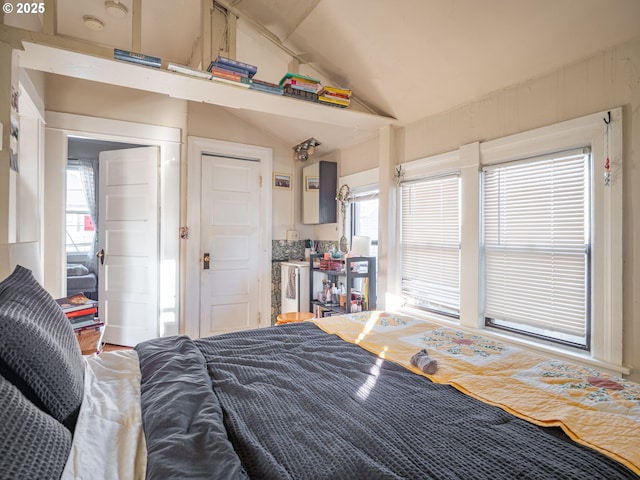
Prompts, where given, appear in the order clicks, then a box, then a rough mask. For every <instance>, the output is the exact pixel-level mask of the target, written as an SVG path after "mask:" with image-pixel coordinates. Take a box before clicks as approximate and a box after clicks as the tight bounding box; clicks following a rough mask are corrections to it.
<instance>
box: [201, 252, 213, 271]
mask: <svg viewBox="0 0 640 480" xmlns="http://www.w3.org/2000/svg"><path fill="white" fill-rule="evenodd" d="M210 261H211V255H209V254H208V253H205V254H204V255H203V256H202V262H203V264H204V265H203V268H204V269H205V270H209V262H210Z"/></svg>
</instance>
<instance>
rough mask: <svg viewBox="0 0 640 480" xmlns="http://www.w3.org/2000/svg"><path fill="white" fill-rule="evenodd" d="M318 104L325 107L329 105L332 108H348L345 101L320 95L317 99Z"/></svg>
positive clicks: (347, 103)
mask: <svg viewBox="0 0 640 480" xmlns="http://www.w3.org/2000/svg"><path fill="white" fill-rule="evenodd" d="M318 103H324V104H326V105H331V106H332V107H341V108H346V107H348V106H349V102H348V101H345V100H339V99H336V98H331V97H325V96H322V95H320V96H319V97H318Z"/></svg>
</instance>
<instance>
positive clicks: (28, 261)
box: [0, 242, 42, 285]
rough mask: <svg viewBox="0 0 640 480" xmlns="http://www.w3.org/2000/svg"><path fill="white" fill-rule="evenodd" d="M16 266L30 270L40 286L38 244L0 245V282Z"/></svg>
mask: <svg viewBox="0 0 640 480" xmlns="http://www.w3.org/2000/svg"><path fill="white" fill-rule="evenodd" d="M16 265H21V266H23V267H25V268H28V269H29V270H31V272H32V273H33V276H34V277H35V279H36V280H37V281H38V282H39V283H40V285H42V265H41V262H40V243H39V242H24V243H5V244H0V280H4V279H5V278H7V277H8V276H9V275H10V274H11V272H13V270H14V269H15V268H16Z"/></svg>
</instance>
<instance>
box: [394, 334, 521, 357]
mask: <svg viewBox="0 0 640 480" xmlns="http://www.w3.org/2000/svg"><path fill="white" fill-rule="evenodd" d="M401 340H402V341H404V342H406V343H409V344H412V345H417V346H419V347H424V348H426V349H427V351H429V352H431V351H437V352H438V353H440V354H442V355H446V356H449V357H455V358H458V359H460V360H464V361H466V362H468V363H473V364H474V365H486V364H487V363H490V362H492V361H494V360H496V359H498V358H504V357H505V356H507V355H510V354H511V353H513V352H516V351H518V349H517V348H514V347H509V346H507V345H505V344H504V343H501V342H497V341H495V340H492V339H490V338H487V337H482V336H480V335H474V334H470V333H465V332H462V331H460V330H455V329H453V328H447V327H443V328H436V329H434V330H428V331H425V332H423V333H420V334H418V335H412V336H409V337H404V338H402V339H401Z"/></svg>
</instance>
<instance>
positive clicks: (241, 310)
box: [200, 155, 261, 337]
mask: <svg viewBox="0 0 640 480" xmlns="http://www.w3.org/2000/svg"><path fill="white" fill-rule="evenodd" d="M259 175H260V163H259V162H257V161H251V160H239V159H232V158H226V157H217V156H210V155H203V156H202V175H201V182H202V184H201V206H200V214H201V219H200V235H201V238H200V250H201V252H200V254H201V255H200V269H201V275H200V336H201V337H206V336H210V335H216V334H219V333H225V332H231V331H237V330H244V329H248V328H257V327H258V323H259V320H260V318H259V311H260V309H259V305H260V291H259V285H260V283H259V282H260V270H259V258H260V257H259V223H260V222H259V220H260V217H259V215H260V188H261V187H260V182H259Z"/></svg>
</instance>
